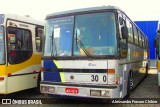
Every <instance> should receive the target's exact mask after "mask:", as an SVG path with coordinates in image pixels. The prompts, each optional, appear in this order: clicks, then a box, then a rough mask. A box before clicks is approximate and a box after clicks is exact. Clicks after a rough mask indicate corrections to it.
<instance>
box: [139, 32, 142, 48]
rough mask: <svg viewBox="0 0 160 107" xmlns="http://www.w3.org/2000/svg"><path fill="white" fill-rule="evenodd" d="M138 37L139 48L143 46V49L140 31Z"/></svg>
mask: <svg viewBox="0 0 160 107" xmlns="http://www.w3.org/2000/svg"><path fill="white" fill-rule="evenodd" d="M138 35H139V36H138V37H139V46H141V47H142V38H141V32H140V31H138Z"/></svg>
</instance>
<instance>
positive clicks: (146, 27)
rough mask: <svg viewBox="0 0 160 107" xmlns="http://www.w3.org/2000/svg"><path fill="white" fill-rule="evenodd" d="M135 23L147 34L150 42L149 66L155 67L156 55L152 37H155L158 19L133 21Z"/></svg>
mask: <svg viewBox="0 0 160 107" xmlns="http://www.w3.org/2000/svg"><path fill="white" fill-rule="evenodd" d="M135 23H136V24H137V26H138V27H139V28H140V29H141V30H142V31H143V33H144V34H145V35H147V36H148V39H149V43H150V67H151V68H155V67H156V60H155V59H156V56H155V48H154V38H155V37H156V31H157V26H158V21H135Z"/></svg>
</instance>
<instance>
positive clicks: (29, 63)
mask: <svg viewBox="0 0 160 107" xmlns="http://www.w3.org/2000/svg"><path fill="white" fill-rule="evenodd" d="M29 27H30V25H28V24H25V23H20V22H16V21H10V20H8V23H7V33H6V36H7V41H8V43H7V45H8V48H7V50H8V55H7V56H8V58H7V60H8V66H7V73H8V76H9V77H10V78H8V81H10V82H8V84H10V85H8V89H10V88H11V87H12V88H13V87H15V89H12V91H16V89H19V88H20V89H26V88H29V87H28V84H29V83H28V78H29V77H27V76H26V75H27V74H32V73H33V60H34V59H33V58H32V54H33V48H32V32H31V30H29ZM11 77H12V78H11ZM14 83H19V84H14ZM12 84H14V85H12ZM18 85H19V86H18ZM17 87H19V88H17Z"/></svg>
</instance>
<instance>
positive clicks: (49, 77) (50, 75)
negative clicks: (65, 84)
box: [43, 72, 61, 82]
mask: <svg viewBox="0 0 160 107" xmlns="http://www.w3.org/2000/svg"><path fill="white" fill-rule="evenodd" d="M43 75H44V81H51V82H61V77H60V73H59V72H44V73H43Z"/></svg>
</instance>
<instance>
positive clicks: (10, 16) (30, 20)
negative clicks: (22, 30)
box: [0, 13, 44, 26]
mask: <svg viewBox="0 0 160 107" xmlns="http://www.w3.org/2000/svg"><path fill="white" fill-rule="evenodd" d="M0 15H4V18H5V19H6V20H7V19H12V20H18V21H22V22H27V23H32V24H36V25H41V26H44V23H43V21H39V20H36V19H34V18H32V17H30V16H27V15H26V16H20V15H17V14H8V13H7V14H0Z"/></svg>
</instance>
